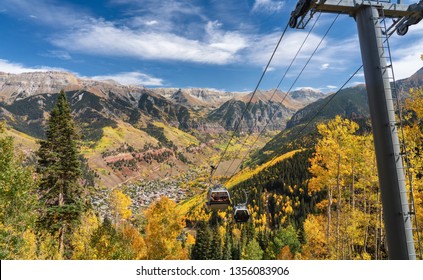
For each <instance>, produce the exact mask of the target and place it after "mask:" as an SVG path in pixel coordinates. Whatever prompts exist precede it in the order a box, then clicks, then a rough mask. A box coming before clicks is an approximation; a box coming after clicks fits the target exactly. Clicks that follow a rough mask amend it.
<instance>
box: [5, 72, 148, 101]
mask: <svg viewBox="0 0 423 280" xmlns="http://www.w3.org/2000/svg"><path fill="white" fill-rule="evenodd" d="M62 89H63V90H65V91H77V90H84V91H89V92H91V93H93V94H95V95H97V96H99V97H102V98H109V97H110V95H109V93H110V92H113V93H114V94H117V95H120V96H122V97H126V98H130V97H133V96H137V94H139V92H140V91H141V90H142V89H143V87H139V86H124V85H121V84H118V83H116V82H114V81H109V80H108V81H96V80H90V79H81V78H78V77H76V76H75V75H73V74H71V73H67V72H33V73H22V74H7V73H0V101H3V102H5V103H8V104H10V103H13V102H14V101H16V100H19V99H23V98H27V97H30V96H35V95H38V94H44V93H50V94H51V93H58V92H60V91H61V90H62Z"/></svg>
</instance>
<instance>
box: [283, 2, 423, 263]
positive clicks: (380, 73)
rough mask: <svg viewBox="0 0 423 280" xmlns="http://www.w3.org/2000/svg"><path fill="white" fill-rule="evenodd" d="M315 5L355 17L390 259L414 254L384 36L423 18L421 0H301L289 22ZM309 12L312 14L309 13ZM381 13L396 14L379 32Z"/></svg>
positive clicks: (298, 22)
mask: <svg viewBox="0 0 423 280" xmlns="http://www.w3.org/2000/svg"><path fill="white" fill-rule="evenodd" d="M304 7H306V9H304ZM299 11H301V12H299ZM304 11H305V12H304ZM316 11H320V12H329V13H344V14H349V15H351V16H354V18H355V19H356V22H357V28H358V37H359V41H360V49H361V56H362V60H363V69H364V75H365V81H366V88H367V93H368V102H369V109H370V117H371V121H372V127H373V137H374V143H375V151H376V159H377V168H378V175H379V184H380V189H381V194H382V205H383V213H384V222H385V231H386V237H387V243H388V255H389V258H390V259H398V260H399V259H410V260H414V259H416V253H415V248H414V240H413V229H412V223H411V215H413V213H411V211H410V204H409V202H408V198H407V190H406V184H405V174H404V166H403V161H402V155H401V147H400V142H399V137H398V129H397V122H396V120H395V109H394V104H393V98H392V91H391V86H390V77H389V74H388V71H387V69H388V68H390V67H391V66H392V65H388V64H387V62H386V58H387V56H388V55H390V54H388V52H389V50H387V49H386V47H385V46H384V40H386V39H387V38H388V36H387V34H386V33H387V32H388V31H389V30H392V31H391V34H392V32H394V31H395V30H396V31H397V33H398V34H399V35H405V33H407V31H408V27H409V26H410V25H413V24H416V23H418V22H419V21H420V20H421V19H422V18H423V0H421V1H420V3H418V4H413V5H403V4H394V3H387V2H380V1H378V2H376V1H360V2H359V1H351V0H320V1H313V0H299V2H298V4H297V7H296V9H295V11H293V12H292V14H291V20H290V22H291V23H295V26H291V27H296V28H304V27H305V25H306V24H307V22H308V20H309V19H310V18H311V17H312V15H313V13H315V12H316ZM307 14H309V15H310V17H308V18H307V17H306V16H307ZM293 17H295V18H294V19H293ZM385 17H389V18H396V19H397V20H396V21H394V22H393V24H392V26H391V27H390V28H388V29H387V30H383V32H382V29H383V27H382V26H381V24H380V20H381V18H382V19H384V18H385Z"/></svg>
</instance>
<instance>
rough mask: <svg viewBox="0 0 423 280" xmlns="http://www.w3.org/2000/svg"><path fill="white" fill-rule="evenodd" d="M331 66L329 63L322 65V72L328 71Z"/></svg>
mask: <svg viewBox="0 0 423 280" xmlns="http://www.w3.org/2000/svg"><path fill="white" fill-rule="evenodd" d="M329 66H330V64H329V63H324V64H322V65H321V66H320V70H326V69H328V68H329Z"/></svg>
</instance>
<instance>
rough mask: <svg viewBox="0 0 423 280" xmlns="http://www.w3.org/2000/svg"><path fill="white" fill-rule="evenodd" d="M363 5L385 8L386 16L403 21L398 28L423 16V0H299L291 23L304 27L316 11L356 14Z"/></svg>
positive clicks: (294, 25)
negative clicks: (412, 1)
mask: <svg viewBox="0 0 423 280" xmlns="http://www.w3.org/2000/svg"><path fill="white" fill-rule="evenodd" d="M363 6H374V7H377V8H378V9H381V10H383V15H384V17H386V18H395V19H398V20H397V23H399V22H400V21H401V24H400V25H397V28H398V29H400V28H401V26H403V27H402V28H405V27H404V26H406V27H407V28H408V26H410V25H413V24H416V23H418V22H419V21H420V20H421V19H422V18H423V0H420V2H419V3H415V4H412V5H406V4H399V3H392V2H388V1H370V0H298V2H297V5H296V7H295V9H294V10H293V11H292V12H291V18H290V21H289V25H290V26H291V27H292V28H304V24H303V22H304V18H305V17H306V15H307V14H311V15H312V14H314V13H315V12H325V13H337V14H338V13H341V14H348V15H350V16H355V14H356V13H357V10H358V9H360V8H361V7H363ZM397 28H396V29H397ZM398 34H400V32H398ZM404 34H405V33H404ZM404 34H400V35H404Z"/></svg>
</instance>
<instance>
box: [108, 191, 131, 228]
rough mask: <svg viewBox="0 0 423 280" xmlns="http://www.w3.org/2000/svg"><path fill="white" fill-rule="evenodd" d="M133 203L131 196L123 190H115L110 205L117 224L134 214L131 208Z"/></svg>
mask: <svg viewBox="0 0 423 280" xmlns="http://www.w3.org/2000/svg"><path fill="white" fill-rule="evenodd" d="M131 204H132V201H131V198H130V197H129V196H127V195H126V194H124V193H123V192H122V191H121V190H118V189H115V190H113V192H112V194H111V198H110V207H111V212H112V215H113V218H114V219H115V224H116V225H118V224H119V223H120V222H121V221H126V220H128V219H129V218H130V217H131V216H132V211H131V209H130V208H129V207H130V206H131Z"/></svg>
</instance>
